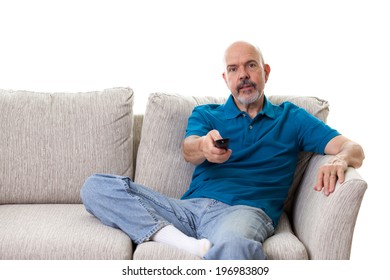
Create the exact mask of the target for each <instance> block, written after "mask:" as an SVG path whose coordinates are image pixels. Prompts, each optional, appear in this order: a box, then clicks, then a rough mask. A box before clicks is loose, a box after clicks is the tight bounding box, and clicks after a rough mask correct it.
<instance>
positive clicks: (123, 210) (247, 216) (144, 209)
mask: <svg viewBox="0 0 390 280" xmlns="http://www.w3.org/2000/svg"><path fill="white" fill-rule="evenodd" d="M81 198H82V200H83V203H84V205H85V208H86V209H87V211H88V212H90V213H91V214H93V215H95V216H96V217H97V218H98V219H99V220H100V221H101V222H102V223H104V224H106V225H108V226H111V227H115V228H119V229H121V230H122V231H124V232H125V233H126V234H127V235H128V236H129V237H130V238H131V239H132V240H133V241H134V242H135V243H136V244H140V243H142V242H145V241H148V240H149V239H150V237H151V236H152V235H153V234H154V233H156V232H157V231H158V230H160V229H161V228H162V227H164V226H166V225H173V226H175V227H176V228H177V229H179V230H180V231H182V232H183V233H185V234H186V235H188V236H191V237H194V238H197V239H201V238H207V239H208V240H209V241H210V242H211V243H212V244H213V246H212V247H211V249H210V250H209V251H208V253H207V254H206V255H205V256H204V258H205V259H235V260H238V259H246V260H248V259H265V258H266V256H265V255H264V253H263V250H262V243H263V242H264V240H265V239H266V238H267V237H269V236H271V235H272V234H273V231H274V228H273V225H272V220H271V219H270V218H269V217H268V216H267V215H266V214H265V213H264V212H263V211H262V210H261V209H258V208H254V207H250V206H244V205H236V206H230V205H227V204H225V203H222V202H219V201H217V200H214V199H208V198H195V199H188V200H180V199H173V198H169V197H166V196H164V195H162V194H160V193H158V192H155V191H153V190H151V189H149V188H146V187H144V186H142V185H139V184H136V183H134V182H132V181H131V180H130V179H129V178H128V177H122V176H116V175H108V174H95V175H93V176H91V177H89V178H88V179H87V180H86V182H85V184H84V186H83V187H82V189H81Z"/></svg>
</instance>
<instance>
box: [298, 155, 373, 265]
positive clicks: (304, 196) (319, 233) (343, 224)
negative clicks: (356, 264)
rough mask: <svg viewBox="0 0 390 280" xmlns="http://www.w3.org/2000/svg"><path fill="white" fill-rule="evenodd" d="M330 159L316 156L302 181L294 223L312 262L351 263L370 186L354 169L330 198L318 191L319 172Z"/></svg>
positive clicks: (337, 186)
mask: <svg viewBox="0 0 390 280" xmlns="http://www.w3.org/2000/svg"><path fill="white" fill-rule="evenodd" d="M329 159H330V156H322V155H315V156H313V157H312V159H311V160H310V162H309V164H308V166H307V169H306V170H305V174H304V176H303V178H302V182H301V185H300V186H299V188H298V190H297V194H296V199H295V202H294V205H293V212H292V223H293V229H294V231H295V234H296V235H297V237H298V238H299V239H300V240H301V241H302V242H303V244H304V245H305V247H306V249H307V252H308V254H309V258H310V259H349V257H350V253H351V245H352V237H353V231H354V228H355V223H356V219H357V215H358V212H359V208H360V204H361V202H362V199H363V196H364V193H365V191H366V189H367V183H366V182H365V181H364V180H363V179H362V178H361V177H360V175H359V174H358V173H357V171H356V170H355V169H354V168H348V170H347V172H346V177H345V182H344V183H343V184H341V185H340V184H339V183H337V185H336V190H335V192H334V193H333V194H331V195H330V196H329V197H326V196H325V195H324V194H323V193H322V192H317V191H315V190H314V189H313V188H314V184H315V181H316V177H317V170H318V168H319V167H320V166H321V165H323V164H325V163H326V162H328V161H329Z"/></svg>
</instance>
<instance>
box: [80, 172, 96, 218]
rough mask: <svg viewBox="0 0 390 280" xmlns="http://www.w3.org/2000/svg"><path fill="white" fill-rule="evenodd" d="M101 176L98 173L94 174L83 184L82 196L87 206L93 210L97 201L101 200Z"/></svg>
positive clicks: (89, 209)
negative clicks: (99, 187) (99, 190)
mask: <svg viewBox="0 0 390 280" xmlns="http://www.w3.org/2000/svg"><path fill="white" fill-rule="evenodd" d="M98 181H99V178H98V176H97V175H92V176H90V177H88V178H87V180H85V182H84V184H83V186H82V187H81V190H80V198H81V201H82V202H83V204H84V206H85V208H86V209H87V210H88V211H89V212H91V209H92V208H93V206H94V205H95V204H96V203H95V202H96V201H97V200H99V192H98V190H97V189H98V186H99V183H98Z"/></svg>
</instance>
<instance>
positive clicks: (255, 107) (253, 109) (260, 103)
mask: <svg viewBox="0 0 390 280" xmlns="http://www.w3.org/2000/svg"><path fill="white" fill-rule="evenodd" d="M234 102H235V103H236V105H237V107H238V109H240V110H241V111H243V112H246V113H247V114H248V115H249V116H250V117H251V118H252V119H253V118H254V117H256V116H257V114H258V113H259V112H260V111H261V110H263V107H264V95H262V96H261V97H260V98H259V99H258V100H256V101H255V102H253V103H250V104H243V103H240V102H239V101H238V100H234Z"/></svg>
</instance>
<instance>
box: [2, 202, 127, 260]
mask: <svg viewBox="0 0 390 280" xmlns="http://www.w3.org/2000/svg"><path fill="white" fill-rule="evenodd" d="M0 224H1V226H0V259H9V260H10V259H35V260H38V259H46V260H47V259H69V260H70V259H75V260H79V259H131V258H132V251H133V247H132V246H133V245H132V242H131V240H130V238H129V237H128V236H127V235H126V234H125V233H123V232H122V231H121V230H119V229H114V228H111V227H107V226H105V225H103V224H102V223H101V222H100V221H98V220H97V219H96V218H95V217H93V216H92V215H90V214H89V213H88V212H86V211H85V210H84V206H83V205H81V204H16V205H0Z"/></svg>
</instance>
